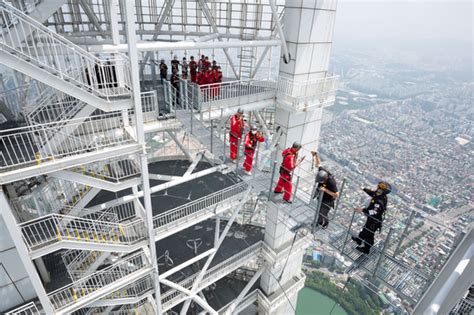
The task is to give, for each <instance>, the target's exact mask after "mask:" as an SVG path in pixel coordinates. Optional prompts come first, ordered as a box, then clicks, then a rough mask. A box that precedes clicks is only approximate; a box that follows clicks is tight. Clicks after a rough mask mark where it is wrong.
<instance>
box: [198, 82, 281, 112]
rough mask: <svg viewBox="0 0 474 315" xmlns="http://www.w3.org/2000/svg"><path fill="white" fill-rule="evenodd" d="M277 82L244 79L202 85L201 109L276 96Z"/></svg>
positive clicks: (234, 104)
mask: <svg viewBox="0 0 474 315" xmlns="http://www.w3.org/2000/svg"><path fill="white" fill-rule="evenodd" d="M275 86H276V85H275V82H272V81H266V80H244V81H230V82H222V83H212V84H205V85H200V86H199V88H200V93H199V104H200V109H201V110H204V111H205V110H214V109H220V108H223V107H231V106H239V105H245V104H248V103H251V102H257V101H262V100H266V99H271V98H274V97H275Z"/></svg>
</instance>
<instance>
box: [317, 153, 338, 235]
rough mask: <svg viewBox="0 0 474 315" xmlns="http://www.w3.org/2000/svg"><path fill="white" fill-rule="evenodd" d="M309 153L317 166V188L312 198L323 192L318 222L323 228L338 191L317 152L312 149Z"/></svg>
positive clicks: (326, 223)
mask: <svg viewBox="0 0 474 315" xmlns="http://www.w3.org/2000/svg"><path fill="white" fill-rule="evenodd" d="M311 154H312V155H313V163H314V165H315V166H316V167H317V173H316V183H317V189H316V191H315V193H314V196H313V199H316V198H318V196H319V194H320V192H321V191H322V192H323V197H322V201H321V207H320V208H319V216H318V224H319V225H321V227H322V228H323V229H325V228H327V227H328V224H329V218H328V215H329V211H330V210H331V209H332V208H334V202H335V200H336V199H337V198H338V197H339V191H338V190H337V183H336V179H335V178H334V176H333V175H332V174H331V173H330V172H329V171H328V170H327V169H325V168H324V167H322V166H321V160H320V158H319V154H318V153H317V152H314V151H312V152H311Z"/></svg>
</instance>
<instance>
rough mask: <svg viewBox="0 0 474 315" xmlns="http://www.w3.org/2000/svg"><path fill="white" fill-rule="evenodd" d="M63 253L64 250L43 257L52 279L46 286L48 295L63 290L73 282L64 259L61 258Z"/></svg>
mask: <svg viewBox="0 0 474 315" xmlns="http://www.w3.org/2000/svg"><path fill="white" fill-rule="evenodd" d="M63 252H64V250H58V251H56V252H54V253H51V254H48V255H46V256H44V257H43V261H44V264H45V265H46V269H47V270H48V272H49V275H50V277H51V282H50V283H48V284H45V289H46V292H48V293H49V292H52V291H54V290H56V289H59V288H62V287H64V286H66V285H68V284H70V283H71V282H72V279H71V278H70V277H69V274H68V272H67V270H66V266H65V265H64V262H63V259H62V258H61V254H62V253H63Z"/></svg>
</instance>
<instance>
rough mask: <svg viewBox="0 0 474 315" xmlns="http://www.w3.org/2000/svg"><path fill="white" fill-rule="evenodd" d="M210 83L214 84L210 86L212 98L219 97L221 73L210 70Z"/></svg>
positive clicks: (216, 70)
mask: <svg viewBox="0 0 474 315" xmlns="http://www.w3.org/2000/svg"><path fill="white" fill-rule="evenodd" d="M212 82H213V83H216V84H213V85H212V97H216V96H219V94H220V93H221V85H220V83H221V82H222V72H220V71H219V70H218V69H214V70H212Z"/></svg>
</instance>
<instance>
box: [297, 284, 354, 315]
mask: <svg viewBox="0 0 474 315" xmlns="http://www.w3.org/2000/svg"><path fill="white" fill-rule="evenodd" d="M333 306H334V300H332V299H330V298H329V297H327V296H326V295H323V294H321V293H319V292H318V291H315V290H313V289H310V288H303V289H302V290H301V291H300V293H299V295H298V304H297V306H296V315H329V312H330V311H331V309H332V307H333ZM331 315H347V313H346V311H344V309H343V308H341V307H340V306H339V305H336V307H335V308H334V310H333V312H332V314H331Z"/></svg>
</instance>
